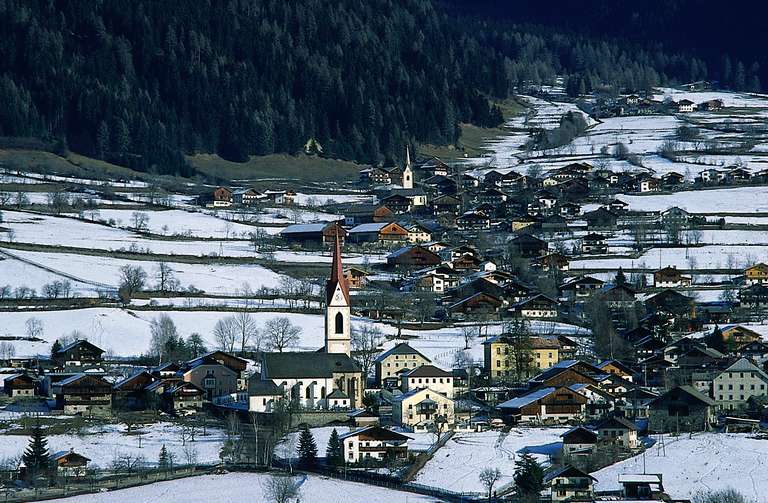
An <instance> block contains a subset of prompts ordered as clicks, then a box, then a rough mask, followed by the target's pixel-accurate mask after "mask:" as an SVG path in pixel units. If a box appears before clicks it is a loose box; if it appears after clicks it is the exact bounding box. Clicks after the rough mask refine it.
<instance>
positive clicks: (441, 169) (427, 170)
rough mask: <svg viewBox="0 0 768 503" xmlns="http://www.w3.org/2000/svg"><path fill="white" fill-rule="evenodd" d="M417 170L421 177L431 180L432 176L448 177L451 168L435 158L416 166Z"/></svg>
mask: <svg viewBox="0 0 768 503" xmlns="http://www.w3.org/2000/svg"><path fill="white" fill-rule="evenodd" d="M416 170H417V171H418V172H419V175H420V176H421V177H423V178H429V177H431V176H448V173H449V171H450V168H449V167H448V165H447V164H445V163H444V162H443V161H441V160H440V159H439V158H437V157H433V158H431V159H429V160H427V161H425V162H424V163H422V164H419V165H418V166H416Z"/></svg>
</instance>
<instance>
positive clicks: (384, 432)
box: [339, 425, 411, 440]
mask: <svg viewBox="0 0 768 503" xmlns="http://www.w3.org/2000/svg"><path fill="white" fill-rule="evenodd" d="M361 434H365V435H367V436H370V437H372V438H373V439H375V440H411V437H408V436H406V435H403V434H402V433H398V432H396V431H392V430H389V429H387V428H382V427H381V426H378V425H371V426H366V427H365V428H360V429H359V430H354V431H350V432H349V433H343V434H341V435H339V439H342V440H343V439H345V438H350V437H357V436H359V435H361Z"/></svg>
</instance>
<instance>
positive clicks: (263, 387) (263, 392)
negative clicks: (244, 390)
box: [248, 376, 283, 412]
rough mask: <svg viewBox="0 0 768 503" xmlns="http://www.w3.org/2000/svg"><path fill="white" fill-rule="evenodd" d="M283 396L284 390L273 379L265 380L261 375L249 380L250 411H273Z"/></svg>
mask: <svg viewBox="0 0 768 503" xmlns="http://www.w3.org/2000/svg"><path fill="white" fill-rule="evenodd" d="M282 398H283V390H282V389H280V388H279V387H278V386H277V385H275V383H274V382H273V381H263V380H261V378H260V377H259V376H253V378H251V379H249V380H248V411H249V412H273V411H274V410H275V405H276V404H277V402H278V401H280V400H281V399H282Z"/></svg>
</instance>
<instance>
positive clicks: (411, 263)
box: [387, 245, 443, 269]
mask: <svg viewBox="0 0 768 503" xmlns="http://www.w3.org/2000/svg"><path fill="white" fill-rule="evenodd" d="M442 261H443V260H442V259H441V258H440V255H438V254H437V253H434V252H431V251H429V250H428V249H426V248H424V247H423V246H419V245H411V246H404V247H402V248H400V249H399V250H395V251H394V252H392V253H390V254H389V255H388V256H387V265H388V266H389V267H402V268H414V269H417V268H422V267H429V266H436V265H439V264H440V263H441V262H442Z"/></svg>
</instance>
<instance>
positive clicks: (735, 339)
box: [720, 325, 763, 347]
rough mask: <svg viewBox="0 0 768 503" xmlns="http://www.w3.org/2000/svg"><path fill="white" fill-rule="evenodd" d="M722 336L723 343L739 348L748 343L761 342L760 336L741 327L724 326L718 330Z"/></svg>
mask: <svg viewBox="0 0 768 503" xmlns="http://www.w3.org/2000/svg"><path fill="white" fill-rule="evenodd" d="M720 332H721V333H722V334H723V341H725V342H726V343H727V344H728V345H731V346H735V347H740V346H743V345H744V344H748V343H750V342H757V341H760V340H762V338H763V337H762V336H761V335H760V334H759V333H757V332H755V331H754V330H750V329H748V328H746V327H743V326H741V325H725V326H723V327H722V328H721V329H720Z"/></svg>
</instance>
